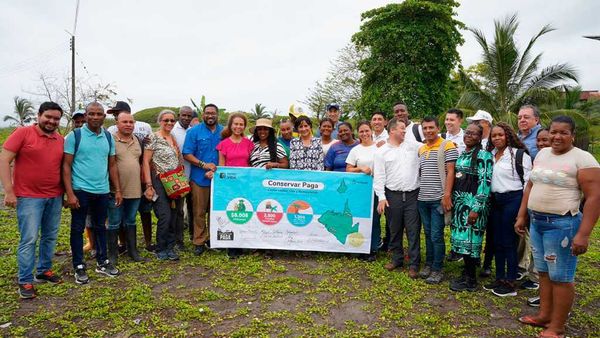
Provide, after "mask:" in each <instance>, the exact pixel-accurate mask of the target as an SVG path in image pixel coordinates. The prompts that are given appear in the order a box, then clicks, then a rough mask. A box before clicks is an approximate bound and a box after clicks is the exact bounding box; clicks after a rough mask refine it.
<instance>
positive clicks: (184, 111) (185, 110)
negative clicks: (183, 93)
mask: <svg viewBox="0 0 600 338" xmlns="http://www.w3.org/2000/svg"><path fill="white" fill-rule="evenodd" d="M193 117H194V110H193V109H192V108H191V107H188V106H182V107H181V108H179V116H178V121H177V123H175V126H174V127H173V129H172V130H171V136H173V137H174V138H175V142H177V147H179V151H180V152H182V151H183V144H184V143H185V135H186V134H187V132H188V131H189V130H190V123H191V122H192V118H193ZM183 167H184V172H185V176H186V177H187V178H189V177H190V171H191V170H192V169H191V164H190V162H188V161H187V160H185V159H184V160H183ZM192 206H193V203H192V194H191V191H190V193H189V194H187V196H186V197H185V210H186V211H187V212H186V215H179V217H178V220H177V225H178V226H179V225H181V226H183V219H184V218H185V217H184V216H187V220H188V222H187V227H188V230H189V235H190V239H192V238H194V210H193V208H192ZM182 210H184V209H182ZM175 234H176V235H177V236H178V238H176V239H175V240H176V241H177V245H178V246H180V247H183V232H181V233H180V232H179V231H178V229H176V232H175ZM179 236H181V238H179Z"/></svg>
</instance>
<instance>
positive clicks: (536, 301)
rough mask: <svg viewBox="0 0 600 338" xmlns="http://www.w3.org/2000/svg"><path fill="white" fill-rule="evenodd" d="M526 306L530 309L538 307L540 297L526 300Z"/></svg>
mask: <svg viewBox="0 0 600 338" xmlns="http://www.w3.org/2000/svg"><path fill="white" fill-rule="evenodd" d="M527 305H529V306H532V307H540V296H537V297H531V298H529V299H527Z"/></svg>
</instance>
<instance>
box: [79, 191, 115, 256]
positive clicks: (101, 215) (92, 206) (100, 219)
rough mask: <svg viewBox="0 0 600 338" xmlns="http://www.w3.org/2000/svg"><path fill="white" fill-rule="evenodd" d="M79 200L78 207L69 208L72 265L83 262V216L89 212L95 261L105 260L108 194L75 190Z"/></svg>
mask: <svg viewBox="0 0 600 338" xmlns="http://www.w3.org/2000/svg"><path fill="white" fill-rule="evenodd" d="M75 196H77V199H78V200H79V208H78V209H71V238H70V240H71V252H72V254H73V267H77V266H78V265H82V264H84V261H83V230H84V228H85V218H86V216H87V214H88V211H89V214H90V218H91V221H92V229H94V234H95V235H96V236H95V237H96V238H95V244H96V261H97V262H98V263H104V261H105V260H106V224H105V223H106V209H107V208H108V194H92V193H89V192H86V191H83V190H75Z"/></svg>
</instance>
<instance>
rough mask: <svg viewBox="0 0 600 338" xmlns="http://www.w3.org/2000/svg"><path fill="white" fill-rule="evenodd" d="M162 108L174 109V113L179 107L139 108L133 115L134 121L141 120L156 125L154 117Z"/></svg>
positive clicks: (156, 116) (155, 117)
mask: <svg viewBox="0 0 600 338" xmlns="http://www.w3.org/2000/svg"><path fill="white" fill-rule="evenodd" d="M163 109H170V110H172V111H174V112H175V113H177V112H178V111H179V107H153V108H146V109H143V110H140V111H138V112H136V113H134V114H133V116H135V120H136V121H142V122H146V123H150V124H151V125H156V119H157V118H158V114H159V113H160V112H161V111H162V110H163Z"/></svg>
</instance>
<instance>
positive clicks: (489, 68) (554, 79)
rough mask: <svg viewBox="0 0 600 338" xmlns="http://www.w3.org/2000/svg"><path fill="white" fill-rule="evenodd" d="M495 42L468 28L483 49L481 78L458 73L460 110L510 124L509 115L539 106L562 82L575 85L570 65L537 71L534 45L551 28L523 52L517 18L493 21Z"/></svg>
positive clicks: (558, 65) (537, 37)
mask: <svg viewBox="0 0 600 338" xmlns="http://www.w3.org/2000/svg"><path fill="white" fill-rule="evenodd" d="M494 23H495V34H494V41H493V42H492V43H488V40H487V39H486V37H485V35H484V34H483V32H482V31H481V30H479V29H476V28H469V30H470V31H471V32H472V33H473V35H474V36H475V39H476V40H477V42H478V43H479V45H480V46H481V48H482V49H483V55H482V56H483V61H482V67H481V71H480V74H479V75H480V77H478V78H475V77H473V76H471V75H469V74H468V73H467V72H465V71H463V70H460V71H459V76H460V80H461V83H462V87H463V92H462V95H461V98H460V100H459V106H463V107H465V108H470V109H474V110H477V109H484V110H487V111H488V112H490V113H491V114H492V115H493V116H494V118H496V119H499V120H505V121H507V122H509V123H510V122H511V115H512V114H511V113H516V112H517V111H518V109H519V107H520V106H521V105H523V104H525V103H541V102H542V101H543V100H544V99H545V98H547V97H548V95H549V94H550V90H551V88H554V87H556V86H558V85H559V84H562V83H564V82H565V81H569V80H572V81H575V82H576V81H577V75H576V72H575V70H574V68H572V67H571V66H570V65H568V64H565V63H561V64H555V65H552V66H549V67H546V68H543V69H541V70H539V71H538V69H539V68H540V60H541V58H542V53H540V54H537V55H533V54H532V49H533V46H534V45H535V43H536V41H537V40H538V39H539V38H540V37H541V36H543V35H545V34H547V33H549V32H552V31H553V30H554V28H552V27H550V26H549V25H545V26H544V27H542V29H541V30H540V31H539V32H538V33H537V34H535V35H534V36H533V37H532V38H531V40H529V43H528V44H527V46H526V47H525V49H524V50H522V51H521V50H520V49H519V47H518V46H517V44H516V42H515V33H516V31H517V29H518V27H519V21H518V19H517V15H516V14H513V15H512V16H508V17H506V19H504V21H498V20H495V21H494Z"/></svg>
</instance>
